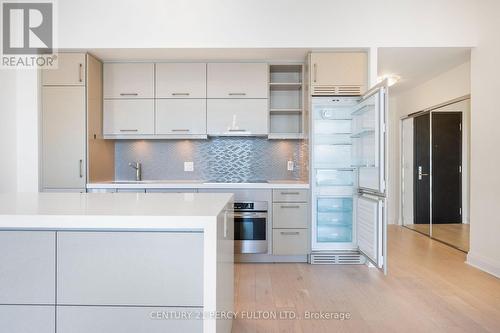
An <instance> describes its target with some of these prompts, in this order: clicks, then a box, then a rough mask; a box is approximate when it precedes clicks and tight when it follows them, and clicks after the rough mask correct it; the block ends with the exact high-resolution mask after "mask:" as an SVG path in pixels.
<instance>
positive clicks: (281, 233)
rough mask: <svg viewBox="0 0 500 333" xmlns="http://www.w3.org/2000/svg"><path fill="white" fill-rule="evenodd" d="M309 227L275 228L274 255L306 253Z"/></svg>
mask: <svg viewBox="0 0 500 333" xmlns="http://www.w3.org/2000/svg"><path fill="white" fill-rule="evenodd" d="M308 231H309V230H307V229H273V254H274V255H288V256H295V255H304V254H307V253H308V246H307V244H308V242H307V239H308V235H309V232H308Z"/></svg>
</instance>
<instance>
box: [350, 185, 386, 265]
mask: <svg viewBox="0 0 500 333" xmlns="http://www.w3.org/2000/svg"><path fill="white" fill-rule="evenodd" d="M355 201H356V203H355V212H354V215H355V227H356V238H357V242H358V249H359V251H360V252H361V253H363V254H364V255H365V256H366V257H367V258H368V260H369V261H370V262H371V263H372V264H373V265H374V266H375V267H377V268H378V269H380V270H382V271H383V272H384V274H387V208H386V207H387V205H386V199H385V198H384V197H380V196H375V195H370V194H360V195H359V196H357V197H356V199H355Z"/></svg>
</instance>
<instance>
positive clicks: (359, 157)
mask: <svg viewBox="0 0 500 333" xmlns="http://www.w3.org/2000/svg"><path fill="white" fill-rule="evenodd" d="M351 116H352V134H351V138H352V144H353V146H352V166H353V167H356V168H357V169H358V187H359V188H360V189H361V190H367V191H370V192H374V193H379V194H384V193H385V188H386V186H385V184H386V179H385V178H386V154H387V142H388V141H387V130H386V125H385V124H386V119H387V84H386V82H382V83H381V84H379V85H377V86H375V87H374V88H372V89H371V90H370V91H369V92H367V93H366V94H365V95H364V96H363V97H362V99H361V101H360V102H359V104H358V105H357V106H356V107H354V109H353V111H352V113H351Z"/></svg>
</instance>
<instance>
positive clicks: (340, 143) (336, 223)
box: [310, 82, 387, 271]
mask: <svg viewBox="0 0 500 333" xmlns="http://www.w3.org/2000/svg"><path fill="white" fill-rule="evenodd" d="M311 117H312V119H311V146H312V149H311V169H310V170H311V186H312V191H311V192H312V203H313V204H312V221H313V223H312V251H313V254H314V253H320V252H323V253H325V252H328V251H346V252H347V251H351V252H352V251H359V252H361V253H362V254H363V255H364V256H365V257H366V258H367V259H368V260H369V261H370V262H372V263H373V264H374V265H375V266H376V267H378V268H379V269H383V270H384V271H385V269H386V267H387V265H386V260H387V255H386V240H387V237H386V233H387V226H386V216H387V214H386V210H387V204H386V178H387V177H386V176H387V170H386V167H387V164H386V159H387V130H386V125H385V124H386V119H387V84H386V83H385V82H383V83H381V84H379V85H377V86H375V87H374V88H372V89H370V91H368V92H367V93H366V94H365V95H364V96H361V97H313V98H312V112H311Z"/></svg>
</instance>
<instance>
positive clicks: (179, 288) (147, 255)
mask: <svg viewBox="0 0 500 333" xmlns="http://www.w3.org/2000/svg"><path fill="white" fill-rule="evenodd" d="M57 254H58V257H57V269H58V272H57V281H58V283H57V288H58V289H57V301H58V304H61V305H65V304H83V305H150V306H202V305H203V233H196V232H59V234H58V239H57ZM124 291H126V292H124Z"/></svg>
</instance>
